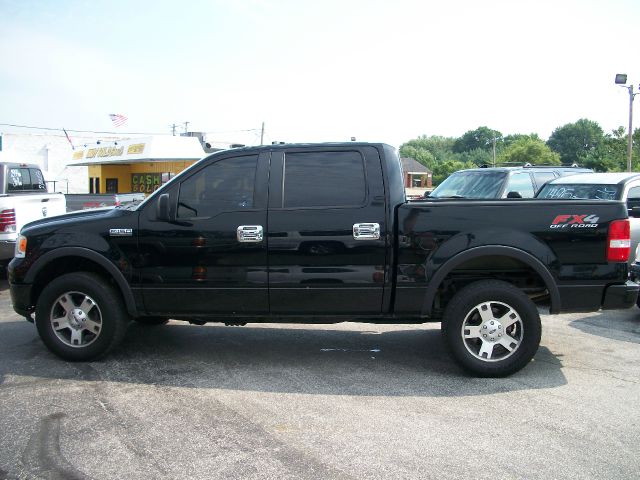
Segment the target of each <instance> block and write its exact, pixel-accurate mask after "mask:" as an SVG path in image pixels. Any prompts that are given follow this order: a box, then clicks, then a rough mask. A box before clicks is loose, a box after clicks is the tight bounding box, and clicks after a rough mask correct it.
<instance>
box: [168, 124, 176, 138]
mask: <svg viewBox="0 0 640 480" xmlns="http://www.w3.org/2000/svg"><path fill="white" fill-rule="evenodd" d="M169 126H170V127H171V135H173V136H174V137H175V136H176V128H178V126H177V125H176V124H175V123H174V124H173V125H169Z"/></svg>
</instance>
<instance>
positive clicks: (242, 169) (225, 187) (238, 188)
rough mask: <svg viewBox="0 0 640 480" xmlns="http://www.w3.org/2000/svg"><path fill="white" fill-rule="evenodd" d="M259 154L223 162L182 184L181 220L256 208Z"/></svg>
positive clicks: (209, 166)
mask: <svg viewBox="0 0 640 480" xmlns="http://www.w3.org/2000/svg"><path fill="white" fill-rule="evenodd" d="M257 164H258V156H257V155H247V156H244V157H233V158H226V159H223V160H219V161H217V162H215V163H212V164H211V165H208V166H207V167H205V168H203V169H202V170H199V171H198V172H196V173H194V174H193V175H191V176H190V177H189V178H187V179H186V180H184V181H183V182H182V183H181V184H180V194H179V196H178V209H177V217H178V218H194V217H212V216H214V215H217V214H218V213H221V212H229V211H237V210H246V209H250V208H253V194H254V185H255V178H256V167H257Z"/></svg>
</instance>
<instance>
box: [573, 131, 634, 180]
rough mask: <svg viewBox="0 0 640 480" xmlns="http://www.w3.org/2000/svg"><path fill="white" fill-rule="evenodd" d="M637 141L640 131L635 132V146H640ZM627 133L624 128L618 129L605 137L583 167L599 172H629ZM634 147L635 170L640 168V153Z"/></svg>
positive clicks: (587, 156) (586, 158) (588, 155)
mask: <svg viewBox="0 0 640 480" xmlns="http://www.w3.org/2000/svg"><path fill="white" fill-rule="evenodd" d="M637 139H640V130H637V129H636V130H635V131H634V140H635V141H634V144H635V145H636V146H638V142H637ZM627 141H628V138H627V132H626V131H625V129H624V127H618V128H616V129H615V130H612V131H611V133H607V134H605V135H604V137H603V139H602V141H601V142H600V143H599V144H598V145H597V146H596V147H595V148H594V149H593V150H591V151H590V152H589V153H588V154H587V155H586V156H585V158H584V161H583V165H584V166H585V167H588V168H593V169H594V170H595V171H597V172H624V171H626V170H627ZM638 150H639V149H638V148H635V147H634V152H633V170H634V171H638V168H640V158H638V157H637V154H638V153H640V151H638Z"/></svg>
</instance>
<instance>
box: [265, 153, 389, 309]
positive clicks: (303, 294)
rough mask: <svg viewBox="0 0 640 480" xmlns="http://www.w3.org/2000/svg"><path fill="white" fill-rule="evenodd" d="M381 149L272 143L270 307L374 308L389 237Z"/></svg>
mask: <svg viewBox="0 0 640 480" xmlns="http://www.w3.org/2000/svg"><path fill="white" fill-rule="evenodd" d="M385 218H386V215H385V195H384V183H383V175H382V168H381V159H380V154H379V152H378V150H377V149H376V148H375V147H372V146H365V145H358V144H354V145H353V146H339V147H332V146H319V147H317V148H314V149H309V147H304V148H300V147H298V148H295V147H294V146H292V147H291V148H286V149H282V150H275V151H274V152H273V154H272V158H271V170H270V180H269V210H268V222H267V223H268V257H269V304H270V312H271V313H272V314H275V315H278V314H282V315H287V314H303V315H314V314H315V315H326V314H362V315H370V314H379V313H380V312H381V308H382V301H383V294H384V283H383V282H384V265H385V261H386V249H387V245H386V242H387V238H388V232H387V229H388V226H387V224H386V223H385Z"/></svg>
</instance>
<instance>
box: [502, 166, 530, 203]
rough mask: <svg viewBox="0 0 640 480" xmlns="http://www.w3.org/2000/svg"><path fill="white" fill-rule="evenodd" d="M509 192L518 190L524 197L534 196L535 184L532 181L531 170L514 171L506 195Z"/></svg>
mask: <svg viewBox="0 0 640 480" xmlns="http://www.w3.org/2000/svg"><path fill="white" fill-rule="evenodd" d="M509 192H518V193H519V194H520V195H521V196H522V198H532V197H533V194H534V193H535V192H534V191H533V184H532V183H531V176H530V175H529V172H522V173H514V174H513V175H511V177H510V178H509V183H508V184H507V189H506V190H505V191H504V193H505V196H506V195H507V194H508V193H509Z"/></svg>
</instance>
